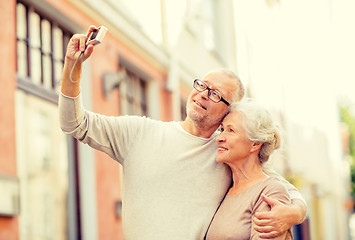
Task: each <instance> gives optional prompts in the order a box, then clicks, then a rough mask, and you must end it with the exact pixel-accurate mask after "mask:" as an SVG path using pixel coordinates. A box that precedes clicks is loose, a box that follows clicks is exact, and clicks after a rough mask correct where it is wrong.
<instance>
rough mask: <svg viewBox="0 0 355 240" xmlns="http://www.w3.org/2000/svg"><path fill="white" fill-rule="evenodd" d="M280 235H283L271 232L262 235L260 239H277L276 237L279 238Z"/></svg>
mask: <svg viewBox="0 0 355 240" xmlns="http://www.w3.org/2000/svg"><path fill="white" fill-rule="evenodd" d="M280 235H281V233H280V232H278V231H271V232H269V233H260V234H259V237H260V238H265V239H268V238H276V237H278V236H280Z"/></svg>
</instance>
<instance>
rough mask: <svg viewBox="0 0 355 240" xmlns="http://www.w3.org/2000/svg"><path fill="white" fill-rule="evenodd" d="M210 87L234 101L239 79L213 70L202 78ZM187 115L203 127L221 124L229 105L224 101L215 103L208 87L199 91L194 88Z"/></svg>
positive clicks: (188, 102) (188, 101)
mask: <svg viewBox="0 0 355 240" xmlns="http://www.w3.org/2000/svg"><path fill="white" fill-rule="evenodd" d="M201 80H202V81H203V82H204V83H205V84H206V85H207V86H208V87H209V88H211V89H213V90H217V91H218V92H219V93H220V94H221V96H222V97H223V98H224V99H225V100H226V101H228V102H229V103H231V102H232V99H233V96H232V93H233V92H235V90H236V88H237V81H236V80H235V79H233V78H232V77H230V76H228V75H227V74H225V73H223V72H212V73H210V74H207V75H206V76H205V77H204V78H202V79H201ZM186 111H187V116H188V118H190V119H191V120H192V121H193V122H195V123H196V124H203V127H215V126H219V124H220V123H221V121H222V119H223V117H224V116H225V115H226V113H227V112H228V106H227V105H226V104H225V103H223V102H222V101H220V102H218V103H215V102H213V101H212V100H210V99H209V98H208V89H206V90H204V91H202V92H199V91H197V90H196V89H193V90H192V92H191V93H190V96H189V98H188V100H187V106H186Z"/></svg>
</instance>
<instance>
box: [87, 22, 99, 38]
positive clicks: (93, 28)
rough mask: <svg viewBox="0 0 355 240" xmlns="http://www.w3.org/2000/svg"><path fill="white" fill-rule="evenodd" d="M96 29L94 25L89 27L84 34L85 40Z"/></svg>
mask: <svg viewBox="0 0 355 240" xmlns="http://www.w3.org/2000/svg"><path fill="white" fill-rule="evenodd" d="M95 29H97V27H96V26H95V25H91V26H90V27H89V29H88V31H87V33H86V39H88V38H89V36H90V34H91V33H92V32H93V31H94V30H95Z"/></svg>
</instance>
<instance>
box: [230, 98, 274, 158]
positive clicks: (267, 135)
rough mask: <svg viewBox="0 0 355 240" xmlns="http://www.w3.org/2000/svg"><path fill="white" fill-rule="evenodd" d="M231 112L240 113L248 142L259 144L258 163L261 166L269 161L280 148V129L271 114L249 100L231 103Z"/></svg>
mask: <svg viewBox="0 0 355 240" xmlns="http://www.w3.org/2000/svg"><path fill="white" fill-rule="evenodd" d="M231 112H237V113H240V114H241V116H242V121H243V122H242V126H243V127H244V129H245V131H246V133H247V136H248V138H249V140H250V141H252V142H254V143H261V144H262V145H261V148H260V152H259V161H260V163H261V164H263V163H265V162H267V161H268V160H269V156H270V155H271V154H272V152H273V151H274V150H275V149H277V148H279V147H280V144H281V135H280V129H279V128H278V126H277V125H276V124H275V123H274V120H273V118H272V115H271V113H270V112H269V111H268V110H267V109H266V108H264V107H262V106H261V105H259V104H257V103H256V102H255V101H252V100H251V99H249V98H246V99H243V100H242V101H240V102H236V103H233V104H232V106H231Z"/></svg>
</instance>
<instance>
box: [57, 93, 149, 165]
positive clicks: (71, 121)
mask: <svg viewBox="0 0 355 240" xmlns="http://www.w3.org/2000/svg"><path fill="white" fill-rule="evenodd" d="M59 116H60V127H61V129H62V131H63V132H64V133H66V134H68V135H71V136H73V137H74V138H76V139H77V140H79V141H80V142H82V143H85V144H88V145H89V146H91V147H92V148H94V149H97V150H99V151H102V152H105V153H106V154H108V155H109V156H110V157H111V158H113V159H114V160H116V161H119V162H120V163H121V164H123V160H124V158H125V156H126V155H127V152H128V149H129V148H130V146H131V144H132V143H133V142H134V140H135V138H136V137H137V136H140V135H141V134H139V132H140V131H141V130H142V127H143V125H144V121H143V118H142V117H137V116H120V117H111V116H104V115H101V114H97V113H93V112H90V111H87V110H85V109H84V108H83V105H82V100H81V94H79V96H77V97H75V98H71V97H67V96H65V95H63V94H61V95H60V96H59ZM142 123H143V124H142Z"/></svg>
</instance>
